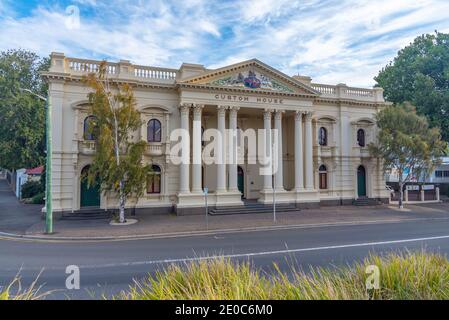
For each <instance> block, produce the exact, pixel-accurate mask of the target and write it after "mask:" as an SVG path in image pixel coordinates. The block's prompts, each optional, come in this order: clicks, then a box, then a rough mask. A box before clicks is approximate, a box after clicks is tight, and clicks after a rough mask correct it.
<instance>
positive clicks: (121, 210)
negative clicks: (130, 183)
mask: <svg viewBox="0 0 449 320" xmlns="http://www.w3.org/2000/svg"><path fill="white" fill-rule="evenodd" d="M123 187H124V184H123V180H121V181H120V199H119V222H120V223H125V222H126V219H125V194H124V190H123Z"/></svg>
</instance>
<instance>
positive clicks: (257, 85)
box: [211, 70, 293, 93]
mask: <svg viewBox="0 0 449 320" xmlns="http://www.w3.org/2000/svg"><path fill="white" fill-rule="evenodd" d="M211 84H212V85H215V86H225V87H241V88H248V89H264V90H272V91H279V92H287V93H293V90H292V89H290V88H289V87H287V86H285V85H284V84H282V83H280V82H278V81H276V80H274V79H272V78H270V77H268V76H266V75H265V74H263V73H259V72H257V71H255V70H247V71H243V72H239V73H238V74H234V75H231V76H227V77H225V78H221V79H217V80H214V81H212V82H211Z"/></svg>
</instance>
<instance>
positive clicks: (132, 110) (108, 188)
mask: <svg viewBox="0 0 449 320" xmlns="http://www.w3.org/2000/svg"><path fill="white" fill-rule="evenodd" d="M84 80H85V82H86V83H87V85H88V86H89V87H91V88H92V89H93V92H92V93H90V94H89V95H88V98H89V103H90V109H91V110H90V111H91V114H92V115H93V116H94V121H95V122H96V123H95V125H94V127H96V128H97V130H96V138H97V139H96V153H95V156H94V160H93V163H92V165H91V166H90V169H89V173H88V183H89V185H94V184H95V183H97V181H98V180H99V181H100V186H101V189H102V191H103V192H115V193H116V194H118V195H119V217H120V223H124V222H126V220H125V204H126V201H127V199H129V198H130V197H132V196H134V197H140V196H141V195H142V193H143V190H144V189H145V184H146V182H147V179H148V177H149V173H150V170H151V167H150V166H149V165H144V164H143V162H142V159H143V155H144V151H145V147H146V143H145V142H144V141H137V142H136V141H134V140H135V139H134V136H133V135H134V133H135V132H136V131H137V130H139V129H140V127H141V126H142V121H141V120H140V114H139V112H138V111H137V110H136V100H135V98H134V94H133V91H132V88H131V87H130V86H129V85H127V84H125V85H117V84H115V83H113V82H112V81H110V80H109V79H108V74H107V64H106V62H103V63H101V65H100V68H99V71H98V73H92V74H89V75H88V76H87V77H85V79H84Z"/></svg>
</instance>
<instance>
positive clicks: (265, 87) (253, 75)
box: [180, 59, 319, 95]
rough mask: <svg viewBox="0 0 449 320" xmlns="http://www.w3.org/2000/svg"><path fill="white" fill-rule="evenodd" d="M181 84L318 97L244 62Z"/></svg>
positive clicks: (260, 66) (279, 75)
mask: <svg viewBox="0 0 449 320" xmlns="http://www.w3.org/2000/svg"><path fill="white" fill-rule="evenodd" d="M180 83H181V84H191V85H201V86H210V87H224V88H229V89H244V90H254V91H258V90H261V91H270V92H276V93H287V94H308V95H319V93H318V92H317V91H315V90H314V89H312V88H311V87H310V86H308V85H306V84H304V83H302V82H300V81H298V80H297V79H294V78H292V77H289V76H287V75H286V74H284V73H282V72H280V71H278V70H276V69H274V68H272V67H270V66H268V65H266V64H264V63H262V62H260V61H259V60H257V59H253V60H248V61H244V62H241V63H238V64H234V65H231V66H227V67H224V68H220V69H216V70H208V71H206V72H204V73H202V74H200V75H196V76H193V77H189V78H187V79H183V80H181V81H180Z"/></svg>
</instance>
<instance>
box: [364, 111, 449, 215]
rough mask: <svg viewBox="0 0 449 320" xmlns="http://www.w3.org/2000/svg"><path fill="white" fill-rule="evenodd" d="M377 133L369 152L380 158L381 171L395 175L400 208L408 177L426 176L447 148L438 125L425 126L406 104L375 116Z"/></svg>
mask: <svg viewBox="0 0 449 320" xmlns="http://www.w3.org/2000/svg"><path fill="white" fill-rule="evenodd" d="M376 120H377V126H378V127H379V135H378V137H377V141H376V143H371V144H370V145H369V149H370V152H371V153H372V154H373V155H374V156H376V157H379V158H382V159H383V163H384V170H385V171H391V170H396V171H397V172H398V174H399V192H400V197H399V207H400V208H402V207H403V203H402V200H403V190H404V185H405V183H407V182H409V181H410V180H411V178H412V176H417V177H422V176H427V175H428V174H429V173H430V172H431V171H433V170H434V168H435V167H436V166H437V165H439V164H440V163H441V159H440V157H441V156H443V155H444V154H445V153H446V152H447V149H448V146H447V142H445V141H442V140H441V134H440V130H439V129H438V128H429V125H428V123H427V119H426V118H425V117H423V116H419V115H417V114H416V110H415V108H414V107H413V106H412V105H410V104H403V105H398V106H390V107H387V108H385V109H383V110H382V111H380V112H379V113H378V114H377V115H376ZM405 173H407V176H406V177H405V178H404V177H403V175H404V174H405Z"/></svg>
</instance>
